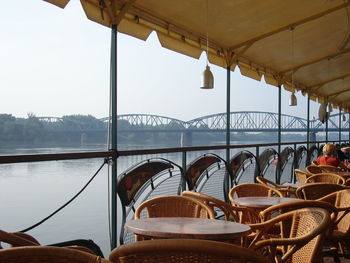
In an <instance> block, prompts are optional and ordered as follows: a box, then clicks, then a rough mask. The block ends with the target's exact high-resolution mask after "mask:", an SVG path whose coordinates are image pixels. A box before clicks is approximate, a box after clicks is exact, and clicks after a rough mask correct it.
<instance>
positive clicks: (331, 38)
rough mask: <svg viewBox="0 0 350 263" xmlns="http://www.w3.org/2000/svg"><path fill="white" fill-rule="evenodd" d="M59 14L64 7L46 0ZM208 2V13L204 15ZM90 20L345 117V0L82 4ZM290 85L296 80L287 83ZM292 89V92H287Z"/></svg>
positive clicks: (349, 100)
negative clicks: (205, 57)
mask: <svg viewBox="0 0 350 263" xmlns="http://www.w3.org/2000/svg"><path fill="white" fill-rule="evenodd" d="M46 1H47V2H51V3H53V4H55V5H58V6H60V7H64V6H65V5H66V4H67V3H68V1H69V0H46ZM207 3H208V6H209V8H207ZM81 4H82V7H83V9H84V11H85V13H86V15H87V17H88V18H89V19H91V20H93V21H95V22H97V23H100V24H102V25H104V26H108V27H111V26H112V25H117V26H118V27H117V28H118V31H119V32H121V33H125V34H128V35H131V36H134V37H136V38H139V39H142V40H147V38H148V36H149V35H150V34H151V33H152V32H153V31H156V33H157V36H158V39H159V41H160V43H161V45H162V46H163V47H165V48H168V49H171V50H174V51H176V52H178V53H181V54H185V55H188V56H190V57H194V58H197V59H198V58H199V57H200V55H201V53H202V52H203V51H206V50H207V46H206V43H207V41H206V36H207V33H208V36H209V61H210V62H211V63H213V64H215V65H218V66H220V67H223V68H227V67H230V69H231V70H234V69H235V68H236V66H238V68H239V69H240V71H241V74H242V75H244V76H247V77H250V78H253V79H256V80H259V81H260V80H261V78H262V77H264V79H265V81H266V82H267V83H269V84H271V85H274V86H278V85H283V87H284V88H285V89H286V90H288V91H292V90H293V89H295V90H298V91H301V92H302V94H304V95H308V96H309V97H310V98H311V99H312V100H317V101H319V102H320V103H325V102H330V103H332V104H333V105H334V106H335V107H337V108H341V109H342V110H343V111H347V112H350V52H349V51H350V46H349V40H350V7H349V0H307V1H305V0H283V1H281V0H208V2H207V1H206V0H81ZM292 80H293V81H292ZM292 83H293V85H292Z"/></svg>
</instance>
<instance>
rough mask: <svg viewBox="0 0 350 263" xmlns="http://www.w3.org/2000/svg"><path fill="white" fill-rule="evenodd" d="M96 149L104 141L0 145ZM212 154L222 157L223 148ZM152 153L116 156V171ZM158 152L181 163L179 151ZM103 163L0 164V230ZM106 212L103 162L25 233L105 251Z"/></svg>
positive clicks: (32, 216) (11, 227) (41, 208)
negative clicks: (89, 243) (81, 242)
mask: <svg viewBox="0 0 350 263" xmlns="http://www.w3.org/2000/svg"><path fill="white" fill-rule="evenodd" d="M101 150H105V146H102V145H100V146H99V145H97V146H91V147H84V148H36V149H0V155H9V154H35V153H59V152H76V151H101ZM252 150H253V149H252ZM253 151H254V150H253ZM215 153H217V154H220V155H221V156H224V152H223V151H221V152H220V151H216V152H215ZM200 154H202V153H198V152H197V153H188V156H187V163H189V162H190V161H192V160H193V159H194V158H195V157H197V156H198V155H200ZM151 157H155V156H151V155H149V156H137V157H136V156H135V157H134V156H132V157H121V158H119V159H118V174H120V173H121V172H123V171H124V170H126V169H127V168H129V167H130V166H132V165H133V164H136V163H138V162H139V161H141V160H144V159H147V158H151ZM157 157H163V158H167V159H169V160H172V161H174V162H176V163H178V164H181V154H177V153H175V154H166V155H157ZM102 163H103V159H86V160H67V161H50V162H37V163H21V164H2V165H0V200H1V202H0V215H1V217H0V218H1V220H0V229H3V230H6V231H20V230H23V229H25V228H27V227H29V226H31V225H33V224H35V223H37V222H39V221H40V220H42V219H43V218H45V217H46V216H48V215H49V214H51V213H52V212H53V211H55V210H56V209H57V208H59V207H60V206H61V205H63V204H64V203H65V202H67V201H68V200H69V199H70V198H72V197H73V196H74V195H75V194H76V193H77V192H78V191H79V190H80V189H81V188H82V187H83V186H84V185H85V183H86V182H87V181H88V180H89V179H90V178H91V177H92V176H93V174H94V173H95V172H96V171H97V169H98V168H99V167H100V166H101V164H102ZM118 210H119V209H118ZM118 214H119V215H120V213H118ZM108 217H109V216H108V167H107V166H104V167H103V169H102V170H101V171H100V173H99V174H98V175H97V177H96V178H95V179H94V180H93V182H92V183H91V184H90V185H89V186H88V187H87V188H86V189H85V191H84V192H83V193H82V194H81V195H80V196H79V197H78V198H77V199H76V200H75V201H74V202H72V203H71V204H69V205H68V206H67V207H65V208H64V209H63V210H61V211H60V212H59V213H58V214H56V215H54V216H53V217H52V218H50V219H49V220H48V221H46V222H45V223H43V224H41V225H40V226H38V227H36V228H35V229H33V230H30V231H29V232H28V233H29V234H31V235H33V236H35V237H36V238H37V239H38V240H39V242H40V243H41V244H50V243H56V242H60V241H66V240H72V239H78V238H83V239H92V240H94V241H95V242H96V243H97V244H99V245H100V247H101V248H102V251H103V252H104V254H105V255H108V254H109V251H110V248H109V227H108V226H109V223H108Z"/></svg>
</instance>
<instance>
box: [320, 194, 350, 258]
mask: <svg viewBox="0 0 350 263" xmlns="http://www.w3.org/2000/svg"><path fill="white" fill-rule="evenodd" d="M319 200H320V201H325V202H328V203H330V204H332V205H334V206H335V208H336V209H337V210H338V217H337V219H336V221H335V228H334V231H332V232H331V233H330V236H329V237H328V238H327V241H328V242H330V243H331V244H334V245H335V246H336V247H337V248H338V251H340V253H341V254H344V252H345V248H346V249H347V252H348V253H349V252H350V231H349V229H350V189H346V190H342V191H338V192H335V193H331V194H329V195H327V196H325V197H322V198H320V199H319Z"/></svg>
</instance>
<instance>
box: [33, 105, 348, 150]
mask: <svg viewBox="0 0 350 263" xmlns="http://www.w3.org/2000/svg"><path fill="white" fill-rule="evenodd" d="M343 115H345V118H346V121H342V120H343ZM347 115H348V114H345V113H342V114H341V116H339V113H338V114H333V115H330V117H329V120H328V131H329V132H338V131H339V129H341V130H342V131H349V118H348V116H347ZM117 118H118V132H119V133H135V132H136V133H137V132H156V133H159V132H164V133H181V134H182V138H184V140H185V141H188V142H191V141H192V134H193V133H197V132H210V133H212V132H225V131H226V113H218V114H212V115H207V116H203V117H199V118H196V119H193V120H189V121H183V120H179V119H175V118H170V117H166V116H160V115H151V114H122V115H118V117H117ZM39 119H40V120H41V121H46V122H61V121H63V118H57V117H39ZM65 120H67V117H65ZM70 121H71V122H73V123H74V122H75V125H77V126H78V127H80V130H81V131H82V130H84V126H83V125H84V123H81V122H79V121H75V120H74V119H73V120H70ZM99 121H102V122H104V123H105V124H107V123H108V117H105V118H101V119H99ZM230 126H231V127H230V131H231V132H277V131H278V128H279V127H278V126H279V125H278V114H277V113H273V112H259V111H239V112H231V113H230ZM309 127H310V133H311V137H312V138H315V137H314V136H315V135H316V133H317V132H324V131H325V129H326V125H325V124H324V123H321V122H320V121H319V120H317V119H314V120H310V126H309ZM104 129H105V132H106V131H107V125H105V126H104ZM85 130H86V129H85ZM101 131H102V130H101ZM281 131H282V132H289V133H291V132H306V131H307V119H304V118H300V117H296V116H291V115H286V114H282V115H281ZM94 132H97V131H96V130H94ZM186 145H188V143H186Z"/></svg>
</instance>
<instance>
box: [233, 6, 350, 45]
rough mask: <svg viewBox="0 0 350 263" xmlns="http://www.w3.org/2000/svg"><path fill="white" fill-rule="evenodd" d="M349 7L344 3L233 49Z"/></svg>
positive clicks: (252, 39)
mask: <svg viewBox="0 0 350 263" xmlns="http://www.w3.org/2000/svg"><path fill="white" fill-rule="evenodd" d="M348 5H349V2H348V1H346V2H345V3H343V4H341V5H338V6H335V7H333V8H330V9H327V10H325V11H322V12H320V13H317V14H314V15H312V16H309V17H306V18H304V19H301V20H299V21H295V22H293V23H290V24H288V25H284V26H282V27H280V28H277V29H275V30H272V31H270V32H266V33H264V34H261V35H259V36H256V37H254V38H251V39H249V40H247V41H244V42H242V43H239V44H236V45H234V46H232V47H231V49H233V50H235V49H237V48H240V47H243V46H245V45H250V44H252V43H254V42H256V41H259V40H262V39H264V38H267V37H270V36H272V35H275V34H277V33H280V32H283V31H286V30H290V28H291V27H294V28H295V27H296V26H299V25H302V24H305V23H308V22H311V21H313V20H316V19H319V18H321V17H322V16H325V15H328V14H330V13H333V12H336V11H338V10H340V9H342V8H344V7H347V6H348Z"/></svg>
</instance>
